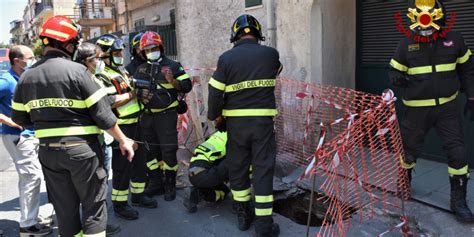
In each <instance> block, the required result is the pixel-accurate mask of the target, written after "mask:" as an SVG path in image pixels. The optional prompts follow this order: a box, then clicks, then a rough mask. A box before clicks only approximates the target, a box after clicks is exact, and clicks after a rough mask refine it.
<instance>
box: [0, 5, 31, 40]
mask: <svg viewBox="0 0 474 237" xmlns="http://www.w3.org/2000/svg"><path fill="white" fill-rule="evenodd" d="M27 2H28V1H27V0H0V42H4V43H8V42H9V41H10V38H11V34H10V22H11V21H13V20H23V10H25V7H26V4H27Z"/></svg>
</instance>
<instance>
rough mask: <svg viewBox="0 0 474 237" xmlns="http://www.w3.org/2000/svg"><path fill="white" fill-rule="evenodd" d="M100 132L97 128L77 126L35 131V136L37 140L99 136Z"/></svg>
mask: <svg viewBox="0 0 474 237" xmlns="http://www.w3.org/2000/svg"><path fill="white" fill-rule="evenodd" d="M100 133H102V132H101V130H100V129H99V128H98V127H97V126H77V127H67V128H46V129H37V130H35V136H36V137H37V138H44V137H61V136H73V135H90V134H100Z"/></svg>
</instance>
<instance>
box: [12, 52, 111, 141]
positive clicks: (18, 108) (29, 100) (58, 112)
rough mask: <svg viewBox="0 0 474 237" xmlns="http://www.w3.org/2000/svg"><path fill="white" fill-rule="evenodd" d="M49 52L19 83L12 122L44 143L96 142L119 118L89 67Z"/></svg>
mask: <svg viewBox="0 0 474 237" xmlns="http://www.w3.org/2000/svg"><path fill="white" fill-rule="evenodd" d="M66 57H67V55H65V54H63V53H61V52H58V51H49V52H48V53H47V54H46V55H45V56H44V57H43V58H42V59H41V60H40V61H39V62H37V63H36V64H35V65H34V66H33V68H31V69H29V70H28V71H25V72H24V73H23V75H22V77H21V79H20V81H19V82H18V85H17V87H16V90H15V94H14V96H13V102H12V109H13V111H12V119H13V121H15V122H16V123H18V124H19V125H21V126H23V127H26V126H30V125H33V126H34V129H35V136H36V137H37V138H39V139H40V141H41V142H42V143H44V142H65V141H81V140H89V139H90V140H96V139H97V134H100V133H101V129H103V130H107V129H110V128H112V127H113V126H114V125H115V123H116V121H117V118H116V117H115V116H114V114H113V113H112V110H111V109H110V105H109V103H108V101H107V99H106V98H107V97H106V96H107V93H106V92H105V90H103V89H101V88H100V87H99V86H98V85H97V83H95V82H94V81H93V79H92V78H91V77H92V75H91V74H90V72H89V71H88V70H87V68H86V67H84V66H83V65H81V64H79V63H75V62H72V61H70V60H68V59H66Z"/></svg>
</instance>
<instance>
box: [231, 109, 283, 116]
mask: <svg viewBox="0 0 474 237" xmlns="http://www.w3.org/2000/svg"><path fill="white" fill-rule="evenodd" d="M277 114H278V112H277V110H276V109H223V110H222V115H223V116H228V117H248V116H275V115H277Z"/></svg>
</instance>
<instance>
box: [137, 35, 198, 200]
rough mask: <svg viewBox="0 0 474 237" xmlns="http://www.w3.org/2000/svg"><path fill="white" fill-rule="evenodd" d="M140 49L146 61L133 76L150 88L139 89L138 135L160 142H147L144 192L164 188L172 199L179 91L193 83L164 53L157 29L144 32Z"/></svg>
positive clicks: (174, 193)
mask: <svg viewBox="0 0 474 237" xmlns="http://www.w3.org/2000/svg"><path fill="white" fill-rule="evenodd" d="M140 50H141V53H142V54H143V56H144V57H145V58H146V59H147V63H144V64H142V65H141V66H140V67H138V69H137V71H136V73H135V74H134V78H135V79H141V80H145V81H148V82H150V88H149V89H143V90H139V92H138V95H139V97H140V98H141V101H142V103H143V104H144V107H145V108H144V113H143V114H142V116H141V120H140V137H141V140H142V141H146V142H148V143H155V144H163V145H160V146H149V149H151V151H149V152H147V166H148V168H149V173H148V178H149V181H148V184H147V191H146V192H147V194H150V195H155V194H160V193H163V192H164V199H165V201H172V200H174V199H175V198H176V171H177V170H178V160H177V157H176V151H177V150H178V131H177V129H176V124H177V120H178V115H177V108H178V105H179V104H180V103H179V101H178V93H188V92H189V91H191V88H192V83H191V80H190V77H189V75H188V74H187V73H186V72H185V71H184V69H183V67H182V66H181V64H179V63H178V62H175V61H173V60H171V59H169V58H167V57H166V56H165V55H164V53H165V51H164V48H163V42H162V40H161V37H160V35H159V34H158V33H156V32H152V31H146V32H144V33H143V36H142V37H141V39H140ZM163 189H164V190H163Z"/></svg>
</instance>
